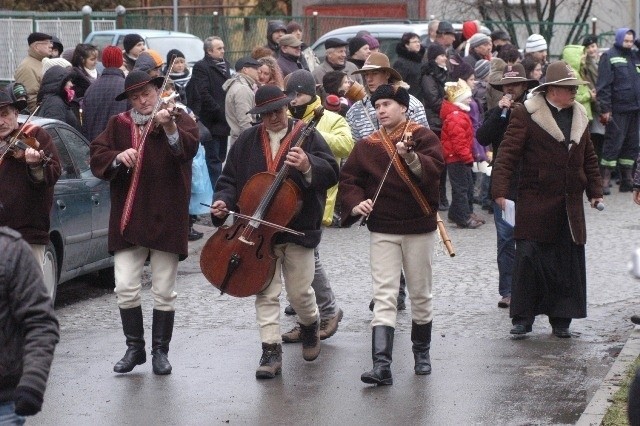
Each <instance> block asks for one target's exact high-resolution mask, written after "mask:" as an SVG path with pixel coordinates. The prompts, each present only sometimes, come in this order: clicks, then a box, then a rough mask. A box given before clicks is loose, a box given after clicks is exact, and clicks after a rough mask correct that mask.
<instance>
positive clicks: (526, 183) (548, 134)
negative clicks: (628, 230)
mask: <svg viewBox="0 0 640 426" xmlns="http://www.w3.org/2000/svg"><path fill="white" fill-rule="evenodd" d="M588 125H589V119H588V118H587V114H586V112H585V110H584V107H583V106H582V105H580V104H579V103H577V102H574V103H573V121H572V125H571V143H570V144H569V146H568V147H567V144H566V143H565V141H564V139H565V138H564V136H563V134H562V131H561V130H560V128H559V127H558V125H557V124H556V122H555V119H554V118H553V115H552V113H551V110H550V109H549V106H548V104H547V102H546V100H545V98H544V95H543V94H538V95H535V96H534V97H533V98H531V99H529V100H527V101H526V102H525V103H524V105H517V106H516V107H515V108H514V110H513V111H512V114H511V119H510V121H509V126H508V127H507V131H506V133H505V135H504V139H503V141H502V144H501V145H500V154H499V155H498V156H497V158H496V161H495V164H494V166H493V172H492V175H491V179H492V196H493V198H494V199H496V198H500V197H508V193H509V183H510V179H511V176H512V174H513V172H514V170H516V168H517V167H518V164H519V163H520V162H522V163H521V166H522V168H521V174H520V180H519V182H518V206H517V208H516V226H515V230H514V237H515V238H516V239H526V240H532V241H537V242H542V243H545V242H555V241H556V239H557V236H558V235H559V234H560V230H561V227H562V225H563V224H564V222H565V221H567V219H568V221H569V227H570V230H571V237H572V240H573V242H574V243H575V244H585V243H586V241H587V232H586V226H585V219H584V204H585V199H584V193H585V191H586V194H587V198H588V199H593V198H601V197H602V182H601V179H600V173H599V171H598V160H597V158H596V154H595V152H594V150H593V144H592V143H591V138H590V137H589V131H588Z"/></svg>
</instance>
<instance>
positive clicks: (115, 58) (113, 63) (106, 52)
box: [102, 46, 122, 68]
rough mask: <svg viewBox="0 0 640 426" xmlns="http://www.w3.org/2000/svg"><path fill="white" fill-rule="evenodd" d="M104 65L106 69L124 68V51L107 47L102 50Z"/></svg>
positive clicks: (114, 47)
mask: <svg viewBox="0 0 640 426" xmlns="http://www.w3.org/2000/svg"><path fill="white" fill-rule="evenodd" d="M102 65H104V67H105V68H120V67H121V66H122V50H120V49H118V47H117V46H106V47H105V48H104V49H102Z"/></svg>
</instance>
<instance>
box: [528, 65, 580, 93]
mask: <svg viewBox="0 0 640 426" xmlns="http://www.w3.org/2000/svg"><path fill="white" fill-rule="evenodd" d="M583 84H589V83H587V82H586V81H582V80H580V79H578V77H576V73H575V71H574V70H573V68H571V67H570V66H569V64H567V63H566V62H565V61H556V62H553V63H551V64H549V66H548V67H547V73H546V74H545V82H544V84H541V85H539V86H538V87H536V88H535V89H533V90H532V91H531V93H534V92H540V91H543V90H541V89H542V88H543V87H547V86H580V85H583Z"/></svg>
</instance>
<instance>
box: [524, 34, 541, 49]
mask: <svg viewBox="0 0 640 426" xmlns="http://www.w3.org/2000/svg"><path fill="white" fill-rule="evenodd" d="M543 50H547V42H546V41H545V39H544V37H542V36H541V35H540V34H531V35H530V36H529V38H528V39H527V44H526V45H525V47H524V51H525V52H526V53H531V52H542V51H543Z"/></svg>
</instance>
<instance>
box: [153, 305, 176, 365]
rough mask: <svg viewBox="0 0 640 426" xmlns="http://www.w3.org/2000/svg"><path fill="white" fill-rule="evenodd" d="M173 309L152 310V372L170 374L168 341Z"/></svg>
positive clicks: (171, 326) (171, 331) (169, 340)
mask: <svg viewBox="0 0 640 426" xmlns="http://www.w3.org/2000/svg"><path fill="white" fill-rule="evenodd" d="M175 314H176V313H175V311H159V310H157V309H154V310H153V327H152V329H151V356H152V359H151V364H152V365H153V372H154V373H155V374H159V375H165V374H171V364H169V358H168V355H169V342H171V336H172V334H173V318H174V316H175Z"/></svg>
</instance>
